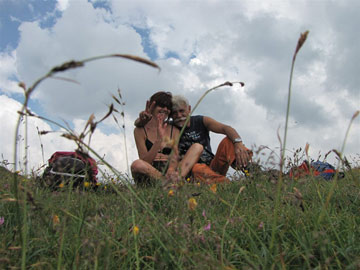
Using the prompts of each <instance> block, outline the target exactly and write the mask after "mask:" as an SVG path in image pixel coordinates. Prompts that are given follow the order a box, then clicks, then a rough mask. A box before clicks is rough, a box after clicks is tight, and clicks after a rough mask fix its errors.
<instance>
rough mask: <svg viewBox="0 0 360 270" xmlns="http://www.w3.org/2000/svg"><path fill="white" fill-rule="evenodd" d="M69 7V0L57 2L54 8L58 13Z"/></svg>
mask: <svg viewBox="0 0 360 270" xmlns="http://www.w3.org/2000/svg"><path fill="white" fill-rule="evenodd" d="M68 7H69V0H58V1H57V4H56V8H57V9H59V10H60V11H64V10H66V9H67V8H68Z"/></svg>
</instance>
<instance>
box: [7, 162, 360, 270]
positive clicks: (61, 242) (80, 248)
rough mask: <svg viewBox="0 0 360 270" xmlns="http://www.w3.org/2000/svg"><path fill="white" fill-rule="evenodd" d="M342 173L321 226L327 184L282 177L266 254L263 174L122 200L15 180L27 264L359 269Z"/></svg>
mask: <svg viewBox="0 0 360 270" xmlns="http://www.w3.org/2000/svg"><path fill="white" fill-rule="evenodd" d="M354 173H355V174H356V175H357V177H359V176H360V174H359V171H356V170H355V171H354ZM264 174H266V173H264ZM346 175H347V176H346V177H345V178H344V179H342V180H341V182H340V183H339V184H338V188H337V189H336V190H335V191H334V193H333V196H332V197H331V200H330V202H329V206H328V208H327V211H326V215H325V217H324V218H323V219H321V220H320V222H319V215H320V213H321V211H322V207H323V204H324V203H325V200H326V198H325V196H324V194H327V193H328V192H329V190H330V188H331V185H332V182H327V181H324V180H321V179H317V178H311V177H309V178H303V179H299V180H297V181H295V182H294V181H293V180H290V179H287V178H284V179H283V192H282V193H281V195H280V204H279V209H278V210H279V213H280V214H279V216H278V220H277V228H276V230H277V237H276V239H275V245H274V249H273V250H271V249H270V243H271V236H272V231H271V227H272V223H273V218H274V217H273V212H274V207H275V206H274V199H275V196H276V194H277V185H276V183H274V182H273V181H269V180H268V179H267V178H266V177H264V176H263V175H260V174H259V175H258V176H254V179H252V180H251V181H249V180H244V179H240V178H239V179H237V181H232V182H231V183H230V184H228V185H218V186H216V188H214V186H203V185H198V184H196V183H186V184H184V185H183V186H181V187H179V188H177V189H169V188H163V187H162V186H160V185H158V186H154V187H148V188H135V189H134V193H135V194H132V193H130V192H128V190H127V188H126V187H124V186H120V185H119V186H118V187H117V190H118V191H119V192H120V193H121V196H120V195H119V194H118V193H116V192H113V191H112V190H111V186H110V185H109V187H108V188H106V189H105V187H104V186H102V187H101V186H100V187H99V189H98V190H97V191H93V190H60V191H56V192H51V191H50V190H46V189H39V188H38V187H37V186H36V185H35V180H34V179H25V178H22V179H21V180H19V182H20V187H19V189H20V190H23V187H22V186H24V185H27V189H26V190H27V192H28V194H27V196H26V197H27V201H28V203H27V205H28V206H29V207H28V209H27V214H28V215H27V224H28V233H27V239H28V243H27V256H26V262H25V264H26V266H27V267H28V268H35V269H53V268H59V269H89V268H95V269H114V268H115V269H132V268H141V269H172V268H184V269H209V268H210V269H270V268H271V267H273V268H274V269H280V268H289V269H304V267H305V268H318V269H358V267H360V260H359V258H360V247H359V245H358V243H359V240H360V230H358V229H357V226H358V224H359V222H360V217H359V215H358V210H359V209H360V198H359V195H360V194H359V191H358V190H357V189H356V185H355V184H354V181H352V179H350V176H349V175H350V174H346ZM11 177H12V176H11V173H10V172H8V171H6V170H4V169H1V175H0V186H1V192H0V196H1V198H0V199H1V201H2V204H1V206H0V213H1V215H0V216H1V217H2V218H3V219H4V221H3V224H2V225H1V226H0V238H1V246H0V265H1V268H4V269H6V268H7V269H10V268H18V267H20V261H19V257H20V256H21V234H19V232H18V227H17V223H16V209H15V205H14V200H15V199H14V198H15V197H14V194H13V193H12V192H11V189H10V186H9V181H10V180H11ZM339 181H340V180H339ZM65 189H66V188H65ZM240 189H241V192H239V190H240ZM135 195H136V196H137V197H140V198H142V199H143V200H144V201H145V202H146V204H147V206H148V208H149V210H150V211H151V212H152V213H153V215H154V216H156V219H155V218H154V217H153V215H150V214H149V212H148V211H147V210H146V209H145V208H144V207H143V205H142V204H141V203H140V202H139V201H138V200H136V199H135ZM189 199H191V201H192V202H193V203H194V201H195V204H193V205H192V206H191V205H190V203H189V201H190V200H189ZM129 201H132V205H129V204H128V202H129ZM235 201H236V203H235V204H234V202H235ZM134 222H135V226H134Z"/></svg>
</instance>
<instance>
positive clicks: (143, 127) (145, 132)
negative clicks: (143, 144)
mask: <svg viewBox="0 0 360 270" xmlns="http://www.w3.org/2000/svg"><path fill="white" fill-rule="evenodd" d="M143 129H144V132H145V136H146V139H147V137H148V136H147V133H146V129H145V127H143Z"/></svg>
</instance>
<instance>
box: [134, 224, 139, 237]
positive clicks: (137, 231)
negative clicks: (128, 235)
mask: <svg viewBox="0 0 360 270" xmlns="http://www.w3.org/2000/svg"><path fill="white" fill-rule="evenodd" d="M133 233H134V235H135V236H136V235H138V234H139V227H138V226H136V225H135V226H134V228H133Z"/></svg>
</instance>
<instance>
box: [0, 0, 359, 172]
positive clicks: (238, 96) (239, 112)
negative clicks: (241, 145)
mask: <svg viewBox="0 0 360 270" xmlns="http://www.w3.org/2000/svg"><path fill="white" fill-rule="evenodd" d="M93 2H94V1H93ZM95 2H97V3H99V4H101V3H103V1H95ZM106 4H108V6H109V8H110V9H111V12H110V11H109V10H107V9H102V8H96V9H95V8H94V7H93V5H92V3H90V2H88V1H85V0H78V1H64V2H60V1H59V2H58V9H59V10H62V11H63V13H62V16H61V17H59V18H57V20H56V22H55V24H54V25H53V26H51V27H48V28H44V27H40V24H39V23H38V22H37V21H34V22H31V23H30V22H25V23H22V24H21V26H20V32H21V39H20V43H19V45H18V47H17V49H16V54H15V53H13V54H11V55H10V54H2V56H1V57H2V58H3V59H7V63H8V64H4V65H5V67H6V68H5V69H4V71H3V70H2V71H1V73H0V83H1V84H0V85H1V89H4V88H5V86H6V88H7V89H8V88H9V89H12V90H11V91H12V92H15V91H16V88H15V85H14V82H12V79H11V78H10V77H11V76H15V77H18V78H19V79H20V80H22V81H25V82H26V83H27V84H30V83H31V82H34V80H36V79H37V78H39V77H40V76H42V75H43V74H45V73H46V72H47V71H48V70H49V69H51V68H52V67H53V66H54V65H57V64H61V63H63V62H64V61H67V60H70V59H76V60H79V59H83V58H86V57H90V56H94V55H102V54H108V53H130V54H135V55H139V56H143V57H144V56H145V57H146V54H145V53H144V51H145V50H144V48H143V44H142V40H141V36H140V35H139V34H138V33H136V31H135V30H134V29H133V28H132V27H131V26H132V25H135V26H137V27H140V28H144V29H147V30H148V31H149V39H150V40H149V42H150V44H152V45H154V49H155V50H156V53H157V55H158V56H159V59H158V60H157V61H156V62H157V63H158V64H159V65H160V66H161V68H162V71H161V72H160V73H158V72H157V71H156V70H154V69H152V68H150V67H147V66H144V65H141V64H138V63H131V62H129V61H126V60H121V59H111V60H100V61H97V62H94V63H88V64H86V66H85V67H83V68H81V69H77V70H71V71H68V72H64V73H62V74H59V76H62V77H66V78H70V79H72V80H76V81H77V82H78V83H79V84H74V83H69V82H65V81H59V80H47V81H45V82H43V83H42V84H41V85H40V86H39V88H38V89H36V91H35V92H34V95H33V96H32V98H35V99H37V100H38V101H39V103H40V104H41V106H43V109H44V110H45V112H46V113H47V114H49V115H50V116H51V117H62V118H64V119H66V120H67V121H72V120H73V119H87V117H88V116H89V115H90V114H91V113H95V115H96V116H97V117H98V118H99V117H101V116H102V115H103V114H104V113H105V111H106V106H105V105H107V104H109V103H110V102H112V99H111V94H110V93H112V94H114V93H116V90H117V88H118V87H119V88H120V89H121V90H122V95H123V98H124V101H125V102H126V104H127V105H126V106H125V112H126V117H127V127H128V129H129V134H127V138H128V139H129V141H130V143H129V149H130V152H131V153H135V154H134V155H133V156H131V158H130V160H133V159H135V158H136V150H135V146H134V144H133V138H132V133H131V129H132V122H133V120H134V119H135V117H136V116H137V114H138V112H139V111H140V110H141V109H143V107H144V104H145V101H146V99H147V98H148V97H149V96H150V95H151V94H152V93H154V92H155V91H158V90H169V91H173V92H174V93H182V94H184V95H186V96H188V97H189V100H190V102H191V103H192V104H193V105H194V104H195V102H196V101H197V100H198V98H200V96H201V95H202V94H203V93H204V91H205V90H206V89H208V88H210V87H212V86H215V85H217V84H219V83H222V82H224V81H227V80H230V81H238V80H240V81H244V82H245V83H246V86H245V88H244V89H238V88H236V90H235V88H234V89H230V88H227V89H223V90H217V91H215V92H213V93H210V94H209V95H208V96H207V97H206V98H205V99H204V101H203V103H202V104H201V105H200V106H199V108H198V110H197V112H196V114H205V115H208V116H210V117H213V118H215V119H216V120H219V121H222V122H225V123H227V124H231V125H233V126H234V127H235V128H236V129H237V130H238V131H239V133H240V134H241V135H242V137H243V138H244V140H245V142H246V143H247V145H249V146H250V145H254V144H256V145H261V144H262V145H267V146H269V147H270V148H273V149H275V148H276V147H278V145H279V142H278V139H277V130H278V128H279V126H280V127H281V130H280V135H281V136H283V128H284V122H285V109H286V99H287V91H288V80H289V73H290V64H291V58H292V54H293V52H294V50H295V46H296V43H297V39H298V37H299V35H300V33H301V32H303V31H305V30H310V34H309V37H308V40H307V41H306V43H305V44H304V46H303V48H302V49H301V51H300V52H299V54H298V57H297V62H296V65H295V70H294V80H293V92H292V100H291V102H292V103H291V110H290V116H291V117H290V128H289V137H288V148H289V149H290V150H291V149H294V148H299V147H304V145H305V144H306V142H308V143H310V145H311V148H310V149H311V151H313V152H312V154H314V155H315V156H314V158H316V157H317V153H318V152H319V151H321V152H322V153H323V154H324V153H326V152H327V151H329V150H331V149H333V148H337V149H339V147H340V146H341V144H342V141H343V138H344V135H345V134H344V133H345V130H346V128H347V125H348V122H349V120H350V118H351V116H352V114H353V113H354V112H355V111H356V110H358V109H359V108H360V104H359V91H358V85H359V84H360V82H359V79H358V76H357V68H356V63H358V62H359V61H357V60H358V59H359V55H360V54H359V53H358V49H357V48H358V47H359V45H360V41H359V37H358V36H354V33H355V32H356V31H355V30H354V29H356V27H357V17H356V16H349V15H347V13H346V11H351V12H350V14H352V15H354V10H356V7H357V6H358V5H359V4H356V2H354V1H352V0H348V1H342V2H341V3H338V2H336V1H328V2H326V3H325V2H324V1H315V2H314V1H281V2H271V4H270V3H268V2H266V1H261V0H258V1H256V2H255V1H241V2H239V1H238V2H236V1H230V2H229V1H211V2H208V1H206V3H205V2H202V1H200V2H188V1H187V2H184V1H167V2H164V1H151V2H150V1H121V2H119V1H108V2H106ZM354 5H355V6H354ZM65 7H66V8H65ZM344 22H346V23H344ZM34 41H36V42H34ZM169 54H170V55H177V56H178V59H175V58H167V56H168V55H169ZM15 55H16V57H15ZM5 63H6V61H5ZM11 83H12V85H11ZM2 91H4V90H2ZM9 93H10V92H9ZM215 108H216V109H215ZM359 131H360V127H359V120H356V121H355V123H354V126H353V127H352V129H351V132H350V135H349V138H348V141H347V147H346V153H347V154H350V153H352V154H354V153H356V152H358V149H360V142H359V139H358V136H357V135H358V134H359ZM97 132H99V134H98V137H96V138H97V139H95V137H94V139H93V145H94V146H95V145H97V144H98V145H99V146H98V147H99V149H100V150H99V151H100V152H101V153H102V154H105V155H106V156H107V157H109V158H110V159H111V160H113V161H114V162H115V163H117V164H119V168H120V167H121V166H123V165H120V163H121V164H124V160H125V159H124V157H125V156H124V154H123V150H122V149H123V144H122V143H121V141H122V139H121V135H119V134H118V136H120V139H118V140H117V139H116V138H117V137H116V136H115V135H114V134H113V133H112V132H106V133H105V132H102V130H101V129H99V130H97ZM94 136H95V135H94ZM218 140H219V139H217V137H214V148H216V143H217V142H218ZM95 141H96V143H95ZM106 142H107V143H108V145H107V144H106ZM109 142H111V143H109ZM114 149H116V151H115V150H114ZM112 150H114V151H112ZM214 150H215V149H214ZM117 153H119V154H117ZM122 168H124V166H123V167H122Z"/></svg>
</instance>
